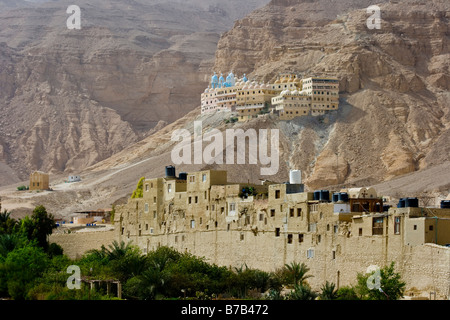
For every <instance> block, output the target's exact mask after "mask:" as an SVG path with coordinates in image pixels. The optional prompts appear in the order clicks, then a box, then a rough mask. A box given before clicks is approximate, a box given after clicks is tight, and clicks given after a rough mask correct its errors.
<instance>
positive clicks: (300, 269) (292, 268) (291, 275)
mask: <svg viewBox="0 0 450 320" xmlns="http://www.w3.org/2000/svg"><path fill="white" fill-rule="evenodd" d="M309 270H310V269H309V268H308V267H307V266H306V264H305V263H304V262H302V263H301V264H300V263H298V262H291V264H285V265H284V273H285V277H286V281H287V282H288V284H291V285H294V286H296V285H299V284H303V283H304V282H305V281H306V279H308V278H311V277H312V275H307V273H308V271H309Z"/></svg>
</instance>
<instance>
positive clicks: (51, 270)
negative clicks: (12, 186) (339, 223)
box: [0, 206, 405, 300]
mask: <svg viewBox="0 0 450 320" xmlns="http://www.w3.org/2000/svg"><path fill="white" fill-rule="evenodd" d="M55 226H56V225H55V223H54V220H53V216H52V215H51V214H48V213H47V211H46V210H45V208H44V207H42V206H39V207H36V209H35V210H34V212H33V215H32V216H31V217H26V218H24V219H22V220H18V221H16V220H14V219H12V218H11V217H10V214H9V213H8V212H6V211H4V212H2V213H0V296H1V297H9V298H12V299H18V300H19V299H49V300H54V299H59V300H63V299H64V300H66V299H95V300H99V299H113V298H114V297H115V296H116V292H113V291H111V292H110V293H111V296H107V295H106V293H107V291H106V285H105V284H103V285H97V286H96V288H95V289H94V290H90V289H89V285H88V284H87V283H85V282H83V283H82V285H81V288H80V289H78V290H77V289H75V290H70V289H69V288H68V287H67V280H68V278H69V276H71V274H68V273H67V268H68V267H69V266H72V265H76V266H78V267H79V268H80V271H81V278H82V279H83V280H84V281H85V280H89V279H91V280H115V281H120V283H121V284H122V286H123V291H122V298H125V299H138V300H144V299H173V298H175V299H231V298H236V299H271V300H282V299H285V300H314V299H322V300H335V299H340V300H359V299H388V298H389V299H398V298H400V297H402V295H403V292H404V286H405V284H404V283H403V282H402V281H401V279H400V276H399V274H397V273H395V272H394V265H393V264H391V265H390V266H387V267H385V268H383V269H382V270H380V275H381V282H380V283H381V287H382V289H383V291H379V290H369V289H368V288H367V285H366V283H367V279H368V277H369V276H371V275H370V274H364V275H363V274H358V278H357V285H356V286H355V287H341V288H339V290H336V288H335V284H333V283H329V282H326V283H325V284H324V285H323V286H322V288H321V289H320V291H319V292H316V291H314V290H312V289H311V287H310V286H309V284H308V282H307V279H309V278H310V277H312V275H311V274H309V271H310V270H309V268H308V267H307V266H306V265H305V264H304V263H296V262H293V263H290V264H286V265H285V266H284V267H283V268H280V269H278V270H276V271H274V272H265V271H261V270H257V269H252V268H249V267H247V266H246V265H242V266H241V267H240V268H227V267H220V266H217V265H214V264H209V263H207V262H206V261H205V260H204V259H202V258H199V257H196V256H193V255H191V254H189V253H180V252H177V251H175V250H173V249H171V248H167V247H161V248H159V249H157V250H155V251H152V252H149V253H148V254H146V255H143V254H142V253H141V252H140V250H139V249H138V248H137V247H136V246H134V245H132V244H130V243H128V244H125V243H124V242H122V243H118V242H113V243H112V244H110V245H109V246H108V247H105V246H102V247H101V249H99V250H91V251H88V252H86V254H85V255H84V256H83V257H81V258H80V259H77V260H71V259H69V258H68V257H67V256H65V255H63V252H62V249H61V247H59V246H58V245H56V244H53V243H52V244H49V243H48V240H47V236H48V235H49V234H51V233H52V229H53V228H55Z"/></svg>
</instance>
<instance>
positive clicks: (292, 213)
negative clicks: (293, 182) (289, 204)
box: [289, 208, 294, 217]
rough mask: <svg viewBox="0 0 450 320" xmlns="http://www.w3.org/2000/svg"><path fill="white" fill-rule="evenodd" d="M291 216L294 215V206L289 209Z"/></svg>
mask: <svg viewBox="0 0 450 320" xmlns="http://www.w3.org/2000/svg"><path fill="white" fill-rule="evenodd" d="M289 216H290V217H294V208H291V209H289Z"/></svg>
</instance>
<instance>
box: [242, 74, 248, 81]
mask: <svg viewBox="0 0 450 320" xmlns="http://www.w3.org/2000/svg"><path fill="white" fill-rule="evenodd" d="M242 80H243V81H244V82H247V81H248V79H247V77H246V76H245V73H244V78H243V79H242Z"/></svg>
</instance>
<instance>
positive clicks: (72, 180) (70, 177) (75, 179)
mask: <svg viewBox="0 0 450 320" xmlns="http://www.w3.org/2000/svg"><path fill="white" fill-rule="evenodd" d="M79 181H81V177H80V176H77V175H72V176H69V178H68V179H67V182H70V183H72V182H79Z"/></svg>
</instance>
